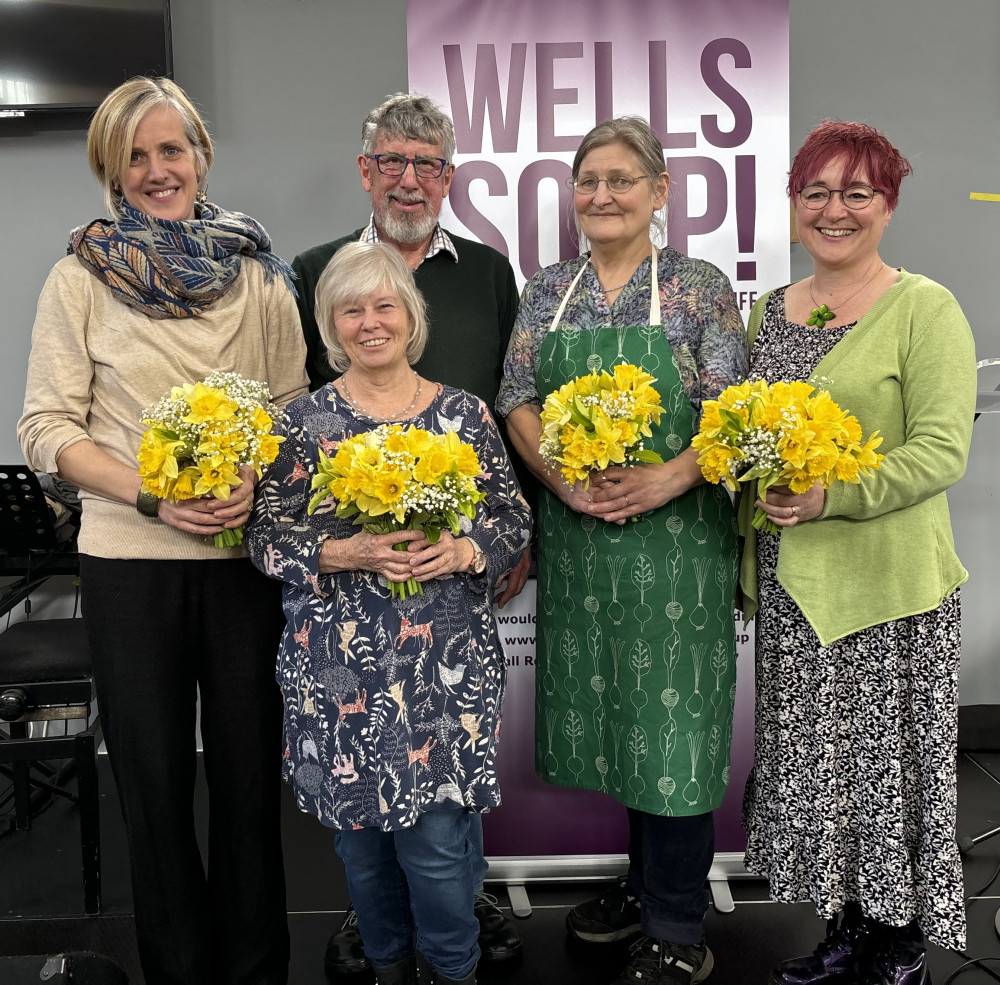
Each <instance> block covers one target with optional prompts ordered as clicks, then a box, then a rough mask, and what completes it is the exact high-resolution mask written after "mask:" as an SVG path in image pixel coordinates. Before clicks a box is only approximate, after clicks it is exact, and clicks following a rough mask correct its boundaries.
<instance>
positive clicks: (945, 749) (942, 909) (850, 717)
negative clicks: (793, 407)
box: [743, 290, 965, 948]
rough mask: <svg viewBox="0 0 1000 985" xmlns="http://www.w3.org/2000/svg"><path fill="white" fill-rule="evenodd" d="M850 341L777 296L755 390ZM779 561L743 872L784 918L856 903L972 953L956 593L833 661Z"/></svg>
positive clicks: (755, 358)
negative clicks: (959, 756) (785, 907)
mask: <svg viewBox="0 0 1000 985" xmlns="http://www.w3.org/2000/svg"><path fill="white" fill-rule="evenodd" d="M852 327H853V326H852V325H844V326H840V327H837V328H834V329H826V328H812V327H809V326H806V325H795V324H791V323H789V322H787V321H786V319H785V305H784V290H776V291H774V292H773V293H772V295H771V297H770V298H769V299H768V302H767V306H766V309H765V313H764V319H763V321H762V323H761V327H760V332H759V334H758V336H757V338H756V340H755V341H754V345H753V349H752V350H751V353H750V374H751V377H753V378H757V377H763V378H765V379H767V380H770V381H774V380H779V379H782V380H806V379H808V378H809V376H810V375H811V374H812V372H813V370H814V369H815V367H816V365H817V364H818V363H819V361H820V360H821V359H822V358H823V357H824V356H825V355H826V354H827V353H828V352H829V351H830V350H831V349H832V348H833V347H834V346H835V345H836V344H837V343H838V342H839V341H840V340H841V339H842V338H843V337H844V336H845V335H846V334H847V333H848V332H849V331H850V329H851V328H852ZM778 545H779V539H778V537H776V536H773V535H771V534H765V533H758V535H757V572H758V590H759V610H758V613H757V617H756V636H757V666H756V724H755V728H756V733H755V736H756V737H755V748H754V768H753V771H752V773H751V775H750V779H749V780H748V782H747V788H746V794H745V798H744V804H743V811H744V825H745V826H746V829H747V852H746V866H747V868H748V869H750V870H751V871H752V872H758V873H761V874H762V875H765V876H766V877H767V878H768V881H769V883H770V892H771V896H772V897H773V898H774V899H776V900H778V901H780V902H785V903H793V902H797V901H801V900H812V901H813V902H814V903H815V904H816V907H817V910H818V911H819V914H820V916H823V917H826V918H829V917H831V916H833V915H834V914H835V913H836V912H837V911H838V910H840V909H843V906H844V903H845V902H847V901H857V902H859V903H860V904H861V906H862V908H863V910H864V912H865V914H866V915H867V916H869V917H871V918H873V919H875V920H878V921H880V922H882V923H885V924H890V925H893V926H902V925H904V924H907V923H909V922H910V921H911V920H913V919H914V918H916V919H917V920H918V921H919V923H920V927H921V929H922V930H923V932H924V933H925V934H926V936H927V937H928V939H929V940H930V941H932V942H933V943H935V944H938V945H939V946H941V947H953V948H964V947H965V908H964V903H963V898H962V895H963V889H962V869H961V863H960V860H959V856H958V849H957V846H956V843H955V830H954V821H955V809H956V777H955V754H956V750H955V737H956V734H957V714H958V678H959V653H960V629H961V612H960V606H959V593H958V592H957V591H956V592H954V593H953V594H952V595H950V596H949V597H948V598H946V599H945V600H944V602H942V603H941V605H940V606H938V607H937V608H936V609H932V610H931V611H930V612H923V613H920V614H918V615H915V616H910V617H908V618H905V619H898V620H895V621H892V622H888V623H881V624H880V625H877V626H872V627H870V628H868V629H865V630H862V631H860V632H857V633H852V634H851V635H850V636H847V637H844V638H843V639H840V640H837V641H836V642H834V643H832V644H831V645H830V646H827V647H824V646H821V645H820V642H819V640H818V639H817V637H816V634H815V632H814V631H813V629H812V627H811V626H810V625H809V623H808V621H807V620H806V618H805V616H804V615H803V614H802V612H801V610H800V609H799V608H798V606H797V605H796V604H795V602H794V601H793V600H792V599H791V598H790V597H789V595H788V594H787V592H785V590H784V589H783V588H782V587H781V585H780V584H779V582H778V578H777V563H778ZM844 577H845V578H849V577H850V571H849V570H848V568H847V567H846V565H845V570H844Z"/></svg>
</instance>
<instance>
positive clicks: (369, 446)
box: [308, 424, 486, 599]
mask: <svg viewBox="0 0 1000 985" xmlns="http://www.w3.org/2000/svg"><path fill="white" fill-rule="evenodd" d="M481 474H482V468H481V467H480V465H479V458H478V456H477V455H476V451H475V449H474V448H473V447H472V445H469V444H466V443H465V442H463V441H462V440H461V439H460V438H459V437H458V435H457V434H455V432H454V431H449V432H447V433H446V434H432V433H430V432H429V431H424V430H422V429H420V428H416V427H412V426H411V427H408V428H405V429H404V428H403V426H402V425H400V424H383V425H380V426H379V427H377V428H375V430H373V431H366V432H365V433H364V434H359V435H356V436H355V437H353V438H348V439H346V440H345V441H342V442H340V444H339V445H338V447H337V452H336V454H335V455H334V456H333V457H332V458H331V457H328V456H327V455H325V454H324V453H323V450H322V448H321V449H319V466H318V468H317V470H316V474H315V475H314V476H313V478H312V488H313V489H314V490H315V492H314V494H313V497H312V499H310V500H309V507H308V512H309V513H310V514H311V513H314V512H315V511H316V509H317V507H318V506H319V505H320V504H321V503H322V502H323V501H324V500H325V499H326V498H327V497H328V496H329V497H333V499H335V500H336V501H337V511H336V512H337V516H340V517H346V518H350V517H354V522H355V523H356V524H360V525H361V526H362V527H363V528H364V529H365V530H366V531H368V533H373V534H387V533H392V532H395V531H397V530H420V531H422V532H423V534H424V536H425V537H426V538H427V539H428V540H429V541H430V542H431V543H432V544H436V543H437V541H438V538H439V537H440V536H441V530H442V529H443V528H444V527H447V528H448V529H449V530H451V532H452V534H454V535H456V536H457V535H458V533H459V531H460V526H459V524H460V522H461V517H462V516H465V517H468V519H470V520H471V519H473V517H475V515H476V504H477V503H478V502H480V501H481V500H483V499H485V498H486V494H485V493H484V492H482V491H480V489H479V488H478V487H477V485H476V479H477V478H478V477H479V476H480V475H481ZM396 550H400V551H405V550H406V544H405V543H404V544H397V545H396ZM389 591H390V592H391V593H392V595H394V596H398V597H399V598H400V599H405V598H406V596H407V595H422V594H423V588H421V586H420V584H419V583H418V582H417V581H416V580H415V579H414V578H409V579H407V580H406V581H405V582H394V581H390V582H389Z"/></svg>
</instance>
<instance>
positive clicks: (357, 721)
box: [247, 385, 531, 831]
mask: <svg viewBox="0 0 1000 985" xmlns="http://www.w3.org/2000/svg"><path fill="white" fill-rule="evenodd" d="M287 414H288V423H287V431H286V434H287V440H286V441H285V442H284V444H283V445H282V447H281V452H280V454H279V456H278V459H277V461H276V462H275V463H274V465H273V466H272V467H271V469H270V470H269V471H268V473H267V475H266V476H265V478H264V481H263V482H262V484H261V487H260V489H259V490H258V493H257V499H256V503H255V506H254V512H253V516H252V518H251V521H250V523H249V524H248V528H247V544H248V547H249V549H250V555H251V558H252V559H253V562H254V564H256V565H257V567H259V568H260V569H261V570H262V571H264V572H265V573H267V574H269V575H271V576H272V577H274V578H277V579H279V580H281V581H283V582H284V583H285V586H284V593H283V604H284V611H285V618H286V620H287V626H286V629H285V632H284V636H283V637H282V641H281V647H280V650H279V653H278V669H277V679H278V684H279V685H280V687H281V690H282V692H283V695H284V701H285V743H286V745H285V758H284V771H285V776H286V779H288V780H289V782H290V783H291V785H292V787H293V789H294V790H295V796H296V800H297V802H298V805H299V807H300V809H301V810H303V811H305V812H307V813H309V814H313V815H314V816H316V817H317V818H319V820H320V821H322V822H323V823H324V824H326V825H328V826H330V827H333V828H338V829H344V828H347V829H350V828H357V827H378V828H381V829H382V830H384V831H393V830H398V829H401V828H406V827H410V826H411V825H413V824H414V823H416V821H417V819H418V818H419V816H420V815H421V814H422V813H424V812H425V811H430V810H436V809H440V808H442V807H446V806H452V807H453V806H455V805H456V804H457V805H461V806H464V807H466V808H469V809H471V810H477V811H482V810H488V809H490V808H492V807H496V806H498V805H499V803H500V789H499V786H498V783H497V776H496V753H497V743H498V738H499V731H500V711H501V703H502V700H503V691H504V681H505V665H504V656H503V652H502V649H501V646H500V640H499V636H498V633H497V629H496V625H495V621H494V619H493V609H492V586H493V585H494V584H495V583H496V581H497V580H498V578H500V576H501V575H502V574H504V573H505V572H507V571H509V570H510V569H511V568H512V567H513V566H514V565H515V564H516V563H517V560H518V558H519V557H520V555H521V553H522V551H523V550H524V549H525V548H526V547H527V544H528V540H529V536H530V530H531V519H530V514H529V512H528V509H527V506H526V505H525V503H524V500H523V498H522V496H521V492H520V489H519V487H518V484H517V480H516V479H515V478H514V474H513V471H512V469H511V466H510V461H509V460H508V458H507V454H506V452H505V451H504V447H503V443H502V442H501V440H500V436H499V434H498V432H497V430H496V425H495V424H494V422H493V419H492V418H491V416H490V414H489V411H488V410H487V408H486V405H485V404H484V403H483V402H482V400H480V399H479V398H478V397H475V396H473V395H471V394H469V393H466V392H465V391H463V390H456V389H453V388H451V387H441V390H440V393H439V394H438V396H437V397H436V398H435V399H434V401H433V402H432V403H431V404H430V406H429V407H428V408H427V409H426V410H425V411H423V412H422V413H420V414H418V415H416V416H414V417H412V418H410V419H408V420H407V421H405V422H401V423H404V424H406V425H409V424H413V425H414V426H416V427H419V428H424V429H425V430H428V431H434V432H438V433H441V432H443V431H455V432H457V434H458V436H459V438H460V439H461V440H462V441H465V442H468V443H469V444H471V445H472V446H473V447H474V448H475V450H476V453H477V455H478V456H479V461H480V463H481V465H482V468H483V471H484V476H483V478H482V479H481V488H482V489H483V491H485V493H486V499H485V500H484V501H483V502H481V503H480V504H479V506H478V509H477V513H476V517H475V519H474V520H473V521H472V522H471V524H470V523H469V521H468V520H465V519H464V518H463V533H464V534H467V535H469V536H471V537H472V538H473V539H474V540H475V541H476V543H477V544H478V545H479V546H480V547H481V548H482V549H483V552H484V553H485V555H486V559H487V568H486V571H485V573H484V574H483V575H478V576H477V575H471V574H456V575H452V576H448V577H445V578H437V579H433V580H432V581H429V582H424V584H423V591H424V594H423V595H416V596H412V597H410V598H407V599H406V600H405V601H400V600H398V599H394V598H392V597H391V596H390V593H389V590H388V588H387V587H386V583H385V581H384V579H381V578H380V577H379V576H378V575H376V574H374V573H373V572H370V571H362V570H357V571H346V572H339V573H337V574H319V554H320V549H321V547H322V543H323V541H324V540H325V539H327V538H328V537H334V538H341V539H344V538H348V537H351V536H352V535H353V534H355V533H357V532H358V527H356V526H355V525H354V524H353V523H352V522H351V521H350V520H346V519H342V518H338V517H337V516H336V515H335V503H333V502H332V501H329V500H328V501H327V502H325V503H324V504H322V505H321V506H320V507H319V509H318V510H317V511H316V512H315V513H314V514H313V515H312V516H309V515H308V514H307V512H306V505H307V503H308V501H309V497H310V488H309V485H310V479H311V476H312V473H313V471H314V469H315V465H316V462H317V460H318V457H319V456H318V450H319V449H320V448H322V449H323V450H324V452H325V453H328V454H331V455H332V454H333V450H334V449H335V448H336V445H337V443H338V442H339V441H341V440H342V439H344V438H346V437H350V436H352V435H356V434H361V433H362V432H365V431H369V430H372V429H373V428H374V427H375V426H376V422H375V421H373V420H371V419H368V418H366V417H364V416H361V415H360V414H359V413H358V412H357V411H356V410H355V409H354V408H352V407H351V406H350V405H349V404H348V403H347V402H346V401H344V400H343V399H342V398H341V397H340V395H339V394H338V393H337V391H336V389H335V388H334V387H333V386H332V385H327V386H325V387H323V388H322V389H320V390H318V391H316V392H315V393H312V394H309V395H308V396H306V397H301V398H299V399H298V400H296V401H294V402H293V403H292V404H290V405H289V407H288V409H287Z"/></svg>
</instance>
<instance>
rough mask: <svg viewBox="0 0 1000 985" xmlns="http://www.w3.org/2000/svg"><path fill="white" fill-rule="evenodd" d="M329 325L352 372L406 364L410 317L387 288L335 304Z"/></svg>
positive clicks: (393, 293) (381, 369)
mask: <svg viewBox="0 0 1000 985" xmlns="http://www.w3.org/2000/svg"><path fill="white" fill-rule="evenodd" d="M333 326H334V331H335V332H336V333H337V341H338V342H339V343H340V345H341V346H342V347H343V349H344V352H345V353H346V354H347V358H348V359H350V361H351V368H352V369H356V370H358V371H360V372H362V373H364V372H366V371H375V370H377V371H384V370H387V369H398V368H400V367H401V366H406V365H408V363H407V358H406V346H407V343H408V342H409V340H410V318H409V315H408V314H407V312H406V308H405V307H404V306H403V304H402V302H401V301H400V300H399V298H398V297H397V296H396V294H395V292H394V291H392V290H390V289H389V288H386V287H383V288H380V289H379V290H376V291H372V292H371V294H368V295H366V296H365V297H361V298H353V299H348V300H346V301H343V302H341V303H340V304H337V305H335V306H334V309H333Z"/></svg>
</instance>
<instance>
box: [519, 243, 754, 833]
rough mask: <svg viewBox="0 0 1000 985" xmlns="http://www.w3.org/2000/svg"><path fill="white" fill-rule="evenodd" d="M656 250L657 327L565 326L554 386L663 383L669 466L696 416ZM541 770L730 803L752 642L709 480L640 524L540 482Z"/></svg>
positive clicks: (675, 806) (646, 795) (688, 806)
mask: <svg viewBox="0 0 1000 985" xmlns="http://www.w3.org/2000/svg"><path fill="white" fill-rule="evenodd" d="M656 259H657V254H656V251H655V250H654V251H653V259H652V270H651V275H652V292H651V298H650V317H649V322H650V323H649V325H644V326H638V327H633V328H627V329H626V328H605V329H601V330H599V331H578V330H575V329H562V328H559V322H560V320H561V318H562V314H563V311H564V310H565V307H566V301H567V299H568V298H569V296H570V294H572V292H573V290H574V289H575V288H576V285H577V283H578V282H579V280H580V276H582V274H583V271H584V270H585V269H586V266H584V267H583V268H581V270H580V274H578V275H577V277H576V279H575V280H574V281H573V283H572V284H571V285H570V288H569V290H568V291H567V293H566V296H565V297H564V298H563V300H562V303H561V305H560V307H559V310H558V311H557V312H556V315H555V318H554V319H553V320H552V326H551V328H550V330H549V332H548V335H547V336H546V338H545V340H544V342H543V343H542V348H541V351H540V353H539V357H538V363H537V368H536V371H535V379H536V382H537V385H538V392H539V393H540V394H548V393H551V392H552V391H553V390H555V389H556V388H557V387H559V386H562V385H563V384H564V383H567V382H568V381H569V380H571V379H574V378H575V377H577V376H581V375H583V374H585V373H588V372H590V370H591V369H597V370H598V371H599V370H600V369H601V368H604V369H607V370H609V371H610V370H611V368H612V367H613V366H614V365H616V364H618V363H633V364H636V365H639V366H641V367H643V368H644V369H646V370H647V371H648V372H649V373H651V374H652V375H653V376H655V377H656V384H655V386H656V389H657V391H658V392H659V394H660V403H661V404H662V406H663V407H664V408H665V410H666V413H665V414H664V415H663V416H662V418H661V421H660V425H659V426H654V428H653V437H652V440H649V439H647V441H646V447H647V448H652V449H653V450H654V451H656V452H658V453H659V454H660V455H661V456H662V457H663V459H664V461H667V460H669V459H671V458H673V457H674V456H675V455H677V454H678V453H679V452H681V451H683V450H684V449H686V448H687V447H688V445H689V444H690V442H691V437H692V435H693V433H694V413H693V410H692V407H691V403H690V401H689V400H688V397H687V394H686V393H685V391H684V387H683V384H682V383H681V377H680V373H679V372H678V369H677V364H676V362H675V360H674V357H673V351H672V349H671V347H670V343H669V342H668V341H667V339H666V337H665V336H664V334H663V329H662V328H661V327H660V306H659V289H658V284H657V269H656ZM539 495H540V499H539V521H540V524H539V525H540V530H541V533H540V536H539V550H538V607H537V620H538V633H537V638H536V639H537V642H536V647H537V657H536V671H535V682H536V689H535V769H536V770H537V772H538V774H539V775H540V776H541V777H542V778H543V779H545V780H548V781H549V782H551V783H555V784H559V785H560V786H567V787H582V788H584V789H588V790H600V791H603V792H604V793H608V794H610V795H611V796H612V797H614V798H615V799H616V800H619V801H621V803H623V804H625V805H626V806H627V807H634V808H637V809H638V810H642V811H646V812H647V813H650V814H674V815H690V814H703V813H705V812H706V811H710V810H714V808H716V807H717V806H718V805H719V803H720V802H721V801H722V797H723V795H724V793H725V790H726V784H727V782H728V780H729V746H730V741H731V738H732V724H733V700H734V698H735V695H736V645H735V638H734V637H735V628H734V621H733V593H734V588H735V585H736V533H735V520H734V514H733V508H732V505H731V503H730V500H729V497H728V495H727V494H726V492H725V491H724V490H723V489H721V488H719V487H718V486H709V485H699V486H697V487H695V488H694V489H692V490H690V491H688V492H687V493H685V494H684V495H683V496H681V497H680V498H678V499H676V500H674V501H673V502H671V503H668V504H667V505H666V506H662V507H660V508H659V509H656V510H653V511H651V512H649V513H645V514H643V515H642V516H641V517H640V518H639V519H638V521H637V522H635V523H625V525H624V526H619V525H618V524H615V523H605V522H604V521H603V520H598V519H596V518H594V517H592V516H587V515H585V514H582V513H577V512H575V511H574V510H571V509H570V508H569V507H568V506H566V505H565V504H563V503H562V501H561V500H559V499H558V498H557V497H556V496H554V495H552V493H550V492H549V491H548V490H547V489H545V488H544V487H543V488H541V489H540V492H539Z"/></svg>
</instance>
